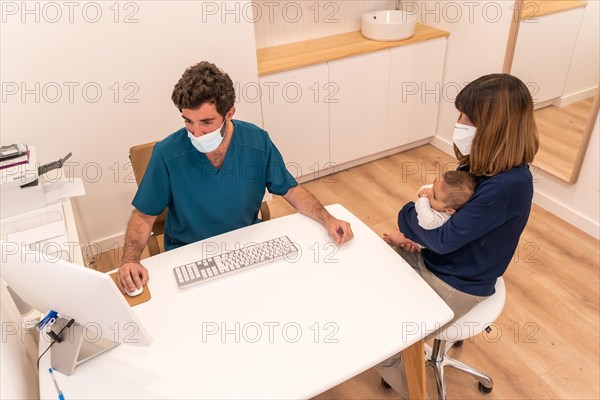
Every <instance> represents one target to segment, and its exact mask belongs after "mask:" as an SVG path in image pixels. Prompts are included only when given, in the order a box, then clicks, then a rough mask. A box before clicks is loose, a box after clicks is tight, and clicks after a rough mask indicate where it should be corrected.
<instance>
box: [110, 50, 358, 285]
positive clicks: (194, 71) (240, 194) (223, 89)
mask: <svg viewBox="0 0 600 400" xmlns="http://www.w3.org/2000/svg"><path fill="white" fill-rule="evenodd" d="M171 98H172V100H173V103H174V104H175V106H176V107H177V108H178V109H179V110H180V112H181V116H182V118H183V120H184V123H185V128H182V129H180V130H178V131H176V132H174V133H172V134H171V135H169V136H167V137H166V138H165V139H163V140H162V141H160V142H158V143H157V144H156V145H155V146H154V150H153V152H152V156H151V158H150V161H149V163H148V167H147V169H146V172H145V174H144V178H143V180H142V182H141V184H140V187H139V188H138V191H137V193H136V195H135V198H134V199H133V202H132V204H133V206H134V207H135V209H134V211H133V213H132V216H131V219H130V220H129V224H128V226H127V232H126V235H125V245H124V254H123V259H122V263H121V267H120V268H119V279H118V282H119V284H120V287H121V290H126V291H128V292H131V291H133V290H134V289H135V288H136V287H137V288H141V287H142V285H145V284H146V283H147V281H148V279H149V277H148V271H147V270H146V268H144V267H143V266H142V265H141V264H140V262H139V261H140V257H141V254H142V250H143V249H144V247H145V246H146V243H147V241H148V238H149V237H150V233H151V230H152V225H153V224H154V221H155V220H156V217H157V216H158V215H160V214H161V213H162V212H163V210H164V209H165V208H168V212H167V218H166V222H165V236H164V242H165V250H171V249H174V248H177V247H179V246H183V245H186V244H189V243H193V242H196V241H199V240H202V239H206V238H209V237H212V236H215V235H218V234H221V233H224V232H229V231H232V230H234V229H238V228H241V227H244V226H248V225H252V224H254V223H257V222H259V219H258V211H259V209H260V205H261V203H262V199H263V196H264V193H265V188H266V189H267V190H268V191H269V192H270V193H273V194H277V195H280V196H282V197H283V198H284V199H286V200H287V201H288V202H289V203H290V204H291V205H292V206H293V207H294V208H295V209H296V210H298V211H299V212H300V213H302V214H305V215H307V216H309V217H311V218H313V219H315V220H317V221H319V222H321V223H322V224H323V226H324V227H325V229H326V230H327V231H328V232H329V235H330V236H331V237H332V238H333V240H335V242H336V243H338V244H342V243H345V242H347V241H348V240H350V239H352V237H353V234H352V229H351V228H350V224H348V223H347V222H346V221H341V220H338V219H336V218H334V217H333V216H332V215H331V214H329V212H327V210H325V208H324V207H323V205H322V204H321V203H319V201H318V200H317V199H316V198H315V197H314V196H313V195H312V194H311V193H310V192H309V191H307V190H306V189H304V188H303V187H302V186H300V185H299V184H298V182H296V180H295V179H294V177H293V176H292V175H291V174H290V173H289V172H288V171H287V169H286V167H285V162H284V161H283V157H282V156H281V153H279V150H277V147H275V145H274V144H273V142H271V139H270V138H269V135H268V134H267V132H265V131H264V130H263V129H261V128H259V127H258V126H256V125H253V124H251V123H248V122H244V121H240V120H235V119H233V115H234V113H235V107H234V102H235V90H234V87H233V82H232V81H231V79H230V78H229V75H227V74H226V73H225V72H223V71H221V70H220V69H219V68H218V67H216V66H215V65H214V64H211V63H209V62H205V61H203V62H200V63H199V64H196V65H194V66H192V67H190V68H188V69H187V70H186V71H185V73H184V74H183V76H182V77H181V79H180V80H179V82H178V83H177V84H176V85H175V88H174V90H173V94H172V96H171Z"/></svg>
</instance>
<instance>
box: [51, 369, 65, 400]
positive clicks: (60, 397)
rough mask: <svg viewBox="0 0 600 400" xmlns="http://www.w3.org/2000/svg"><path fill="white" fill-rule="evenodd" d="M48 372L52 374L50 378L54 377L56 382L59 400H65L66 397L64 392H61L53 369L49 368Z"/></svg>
mask: <svg viewBox="0 0 600 400" xmlns="http://www.w3.org/2000/svg"><path fill="white" fill-rule="evenodd" d="M48 372H50V376H51V377H52V380H53V381H54V386H56V391H57V392H58V400H65V396H64V395H63V392H61V391H60V388H59V387H58V382H56V377H55V376H54V374H53V371H52V368H48Z"/></svg>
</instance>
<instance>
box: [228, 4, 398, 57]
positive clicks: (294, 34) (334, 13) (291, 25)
mask: <svg viewBox="0 0 600 400" xmlns="http://www.w3.org/2000/svg"><path fill="white" fill-rule="evenodd" d="M231 3H232V4H230V5H229V8H230V9H234V8H235V7H236V6H235V3H234V2H231ZM395 5H396V1H395V0H353V1H348V0H327V1H324V0H320V1H316V0H315V1H305V0H280V1H272V0H252V7H251V8H248V9H247V12H244V15H245V16H246V15H247V16H246V19H251V20H253V21H254V23H255V35H256V47H257V48H259V49H260V48H263V47H271V46H277V45H279V44H284V43H290V42H299V41H302V40H308V39H314V38H318V37H323V36H330V35H336V34H338V33H345V32H352V31H358V30H360V18H361V16H362V14H364V13H366V12H369V11H374V10H385V9H394V8H395Z"/></svg>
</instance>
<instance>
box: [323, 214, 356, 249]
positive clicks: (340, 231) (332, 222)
mask: <svg viewBox="0 0 600 400" xmlns="http://www.w3.org/2000/svg"><path fill="white" fill-rule="evenodd" d="M325 229H327V232H329V236H331V237H332V238H333V240H335V242H336V243H337V244H343V243H346V242H347V241H349V240H352V238H353V237H354V233H352V228H350V224H349V223H348V222H346V221H342V220H341V219H337V218H335V217H333V216H332V217H331V218H328V219H327V220H326V221H325Z"/></svg>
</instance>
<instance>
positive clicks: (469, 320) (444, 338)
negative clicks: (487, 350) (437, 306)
mask: <svg viewBox="0 0 600 400" xmlns="http://www.w3.org/2000/svg"><path fill="white" fill-rule="evenodd" d="M495 288H496V292H495V293H494V294H493V295H491V296H490V297H488V298H486V299H485V300H483V301H481V302H480V303H479V304H477V305H476V306H475V307H473V308H472V309H471V310H470V311H469V312H468V313H466V314H465V315H463V316H462V317H460V318H459V319H457V320H456V321H455V322H453V323H452V324H450V325H448V326H447V327H445V328H444V329H442V330H439V331H438V332H436V333H435V334H434V340H433V347H431V348H429V346H426V352H427V355H426V363H427V365H428V366H431V367H432V368H433V370H434V374H435V380H436V384H437V389H438V396H439V398H440V399H443V400H445V399H446V380H445V374H444V368H445V367H452V368H455V369H458V370H460V371H462V372H466V373H467V374H469V375H471V376H473V377H474V378H475V379H477V380H478V381H479V390H480V391H482V392H484V393H489V392H491V391H492V388H493V386H494V382H493V381H492V378H491V377H489V376H488V375H486V374H484V373H483V372H481V371H479V370H477V369H475V368H473V367H470V366H468V365H466V364H463V363H461V362H460V361H458V360H454V359H452V358H450V357H448V356H447V353H448V350H449V349H450V348H451V347H452V343H455V342H458V341H460V340H465V339H468V338H470V337H473V336H475V335H477V334H479V333H481V332H482V331H483V330H484V329H485V330H486V331H488V332H489V329H490V325H491V324H492V323H494V321H496V319H497V318H498V316H500V313H501V312H502V309H503V308H504V303H505V302H506V286H505V285H504V279H502V277H500V278H498V279H497V281H496V286H495Z"/></svg>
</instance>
